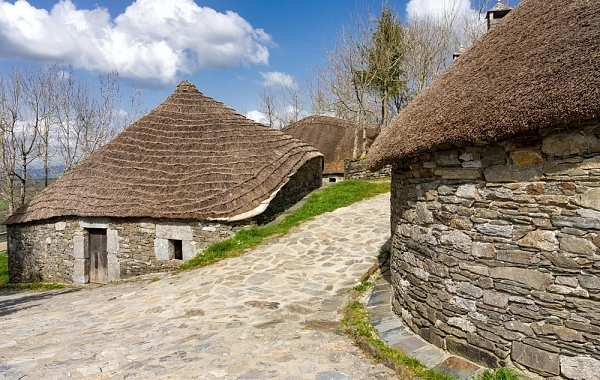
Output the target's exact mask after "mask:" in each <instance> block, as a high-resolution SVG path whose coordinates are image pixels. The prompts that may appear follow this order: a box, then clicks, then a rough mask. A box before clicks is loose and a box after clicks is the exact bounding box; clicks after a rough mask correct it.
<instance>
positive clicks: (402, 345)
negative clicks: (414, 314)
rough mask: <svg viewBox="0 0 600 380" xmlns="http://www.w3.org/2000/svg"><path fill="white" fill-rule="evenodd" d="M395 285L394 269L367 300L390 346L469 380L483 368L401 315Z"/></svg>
mask: <svg viewBox="0 0 600 380" xmlns="http://www.w3.org/2000/svg"><path fill="white" fill-rule="evenodd" d="M391 300H392V286H391V281H390V273H389V272H386V273H385V275H384V276H382V278H381V279H379V281H377V284H376V285H375V287H374V288H373V293H372V294H371V296H370V297H369V300H368V302H367V309H368V310H369V314H370V319H371V324H372V325H373V327H375V329H376V330H377V332H378V335H379V337H380V338H381V339H383V340H384V341H385V342H386V343H387V345H388V346H391V347H394V348H397V349H399V350H400V351H402V352H403V353H405V354H406V355H408V356H409V357H412V358H415V359H418V360H419V361H420V362H421V363H423V364H424V365H425V366H427V367H428V368H435V369H436V370H438V371H440V372H442V373H445V374H447V375H450V376H453V377H456V378H458V379H462V380H466V379H469V378H470V377H472V376H473V375H476V374H478V373H480V372H482V371H483V368H482V367H480V366H478V365H477V364H474V363H472V362H470V361H468V360H466V359H463V358H460V357H457V356H453V355H450V354H449V353H447V352H445V351H443V350H442V349H440V348H438V347H436V346H434V345H433V344H431V343H429V342H427V341H426V340H424V339H423V338H421V337H420V336H419V335H417V334H415V333H413V332H412V331H411V330H410V329H409V328H408V327H406V325H405V324H404V322H403V321H402V319H401V318H400V317H399V316H397V315H396V314H395V313H394V312H393V310H392V306H391Z"/></svg>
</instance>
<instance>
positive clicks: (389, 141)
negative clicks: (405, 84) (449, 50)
mask: <svg viewBox="0 0 600 380" xmlns="http://www.w3.org/2000/svg"><path fill="white" fill-rule="evenodd" d="M598 14H600V1H591V0H547V1H539V0H523V2H522V3H521V4H520V5H518V6H517V7H516V8H515V9H514V10H513V11H511V12H510V13H509V14H508V15H507V16H506V17H505V18H503V19H502V22H500V23H498V24H497V25H496V26H495V27H494V28H492V29H491V30H490V31H489V32H487V33H486V34H485V35H484V36H482V37H481V38H480V39H479V40H478V41H477V42H476V43H475V44H473V46H471V48H470V49H468V50H467V51H466V52H465V53H464V54H462V55H461V56H460V58H458V59H457V60H456V61H454V62H453V63H452V65H451V66H450V67H449V68H448V69H447V70H446V71H445V72H443V73H442V74H441V75H440V76H439V77H438V78H437V79H436V80H435V81H434V82H433V83H432V84H431V85H430V86H429V88H428V89H426V90H425V91H423V92H422V93H421V94H420V95H419V96H417V97H416V98H415V99H414V100H413V101H412V102H411V103H409V105H408V106H407V107H406V108H405V109H404V110H403V111H402V112H401V113H400V115H398V116H397V117H396V119H395V120H394V121H393V122H392V123H391V124H390V126H389V128H387V129H386V130H384V131H383V132H382V133H381V134H380V135H379V137H378V138H377V140H376V141H375V143H374V144H373V147H372V148H371V151H370V153H369V164H370V166H371V169H378V168H381V167H382V166H384V165H385V164H387V163H390V162H392V161H394V160H396V159H398V158H402V157H406V156H411V155H415V154H418V153H420V152H423V151H425V150H427V149H431V148H434V147H436V146H439V145H441V144H444V143H453V142H460V141H467V142H469V141H470V142H472V141H477V140H497V139H501V138H505V137H508V136H511V135H514V134H518V133H522V132H528V131H533V130H537V129H541V128H546V127H550V126H553V125H560V124H565V123H572V122H577V121H583V120H587V119H593V118H596V117H598V116H600V43H599V41H600V18H599V17H598Z"/></svg>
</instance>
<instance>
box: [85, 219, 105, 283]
mask: <svg viewBox="0 0 600 380" xmlns="http://www.w3.org/2000/svg"><path fill="white" fill-rule="evenodd" d="M88 233H89V242H88V247H89V250H90V282H93V283H96V284H107V283H108V253H107V251H106V230H105V229H100V228H90V229H89V230H88Z"/></svg>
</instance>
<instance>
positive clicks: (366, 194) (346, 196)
mask: <svg viewBox="0 0 600 380" xmlns="http://www.w3.org/2000/svg"><path fill="white" fill-rule="evenodd" d="M388 191H390V181H389V180H385V181H359V180H348V181H343V182H340V183H336V184H335V185H331V186H329V187H327V188H325V189H324V190H323V191H321V192H318V193H313V194H311V195H310V196H309V197H308V199H307V201H306V203H304V204H303V205H302V206H301V207H300V208H299V209H298V210H296V211H295V212H294V213H292V214H290V215H288V216H287V217H285V218H284V219H283V221H281V223H279V224H276V225H271V226H264V227H257V226H254V227H252V228H249V229H244V230H241V231H239V232H238V233H237V234H235V236H234V237H232V238H229V239H227V240H223V241H221V242H218V243H215V244H212V245H210V246H209V247H207V248H206V249H205V250H204V251H202V252H201V253H200V254H198V255H197V256H195V257H194V258H192V259H191V260H189V261H188V262H187V263H185V264H183V265H181V267H180V269H181V270H187V269H193V268H200V267H203V266H206V265H210V264H213V263H216V262H218V261H221V260H223V259H226V258H229V257H236V256H239V255H240V254H241V253H242V252H243V251H244V250H245V249H248V248H252V247H255V246H257V245H259V244H261V243H262V242H263V241H264V240H265V239H266V238H268V237H272V236H281V235H285V234H287V233H288V232H289V230H290V229H291V228H293V227H296V226H298V225H299V224H301V223H302V222H305V221H307V220H310V219H312V218H314V217H315V216H317V215H320V214H323V213H325V212H329V211H333V210H335V209H338V208H340V207H345V206H348V205H351V204H353V203H356V202H358V201H361V200H363V199H366V198H370V197H373V196H376V195H379V194H383V193H386V192H388Z"/></svg>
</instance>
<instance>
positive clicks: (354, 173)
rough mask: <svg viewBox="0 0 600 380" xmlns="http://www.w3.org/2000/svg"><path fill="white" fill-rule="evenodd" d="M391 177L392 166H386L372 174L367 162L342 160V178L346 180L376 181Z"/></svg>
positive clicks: (356, 159) (355, 159)
mask: <svg viewBox="0 0 600 380" xmlns="http://www.w3.org/2000/svg"><path fill="white" fill-rule="evenodd" d="M391 175H392V166H391V165H386V166H384V167H383V168H382V169H380V170H378V171H376V172H372V171H370V170H369V167H368V165H367V160H364V159H362V160H361V159H358V158H354V159H350V160H344V178H346V179H378V178H389V177H391Z"/></svg>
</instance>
